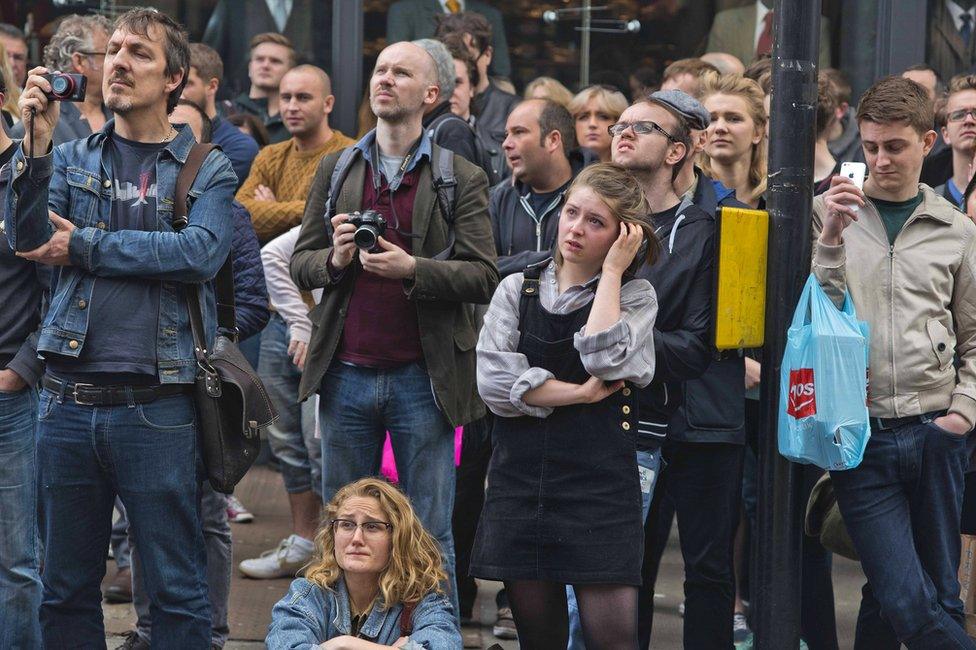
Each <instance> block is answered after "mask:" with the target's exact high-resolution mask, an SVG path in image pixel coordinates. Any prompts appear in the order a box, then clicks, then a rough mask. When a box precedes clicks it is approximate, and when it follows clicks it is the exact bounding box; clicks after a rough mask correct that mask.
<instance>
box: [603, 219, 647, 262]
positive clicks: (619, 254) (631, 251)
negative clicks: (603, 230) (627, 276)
mask: <svg viewBox="0 0 976 650" xmlns="http://www.w3.org/2000/svg"><path fill="white" fill-rule="evenodd" d="M643 241H644V231H643V230H642V229H641V227H640V226H638V225H637V224H635V223H627V222H625V221H624V222H621V223H620V234H619V235H618V236H617V240H616V241H615V242H613V245H612V246H611V247H610V250H609V251H608V252H607V257H606V259H604V260H603V274H604V275H611V274H612V275H623V274H624V271H626V270H627V268H628V267H629V266H630V265H631V263H632V262H633V261H634V257H635V256H636V255H637V251H639V250H640V246H641V242H643Z"/></svg>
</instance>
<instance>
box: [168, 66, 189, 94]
mask: <svg viewBox="0 0 976 650" xmlns="http://www.w3.org/2000/svg"><path fill="white" fill-rule="evenodd" d="M184 76H186V70H179V71H177V72H174V73H173V74H171V75H169V78H168V79H167V81H166V85H165V88H166V94H167V95H169V94H170V93H171V92H173V91H174V90H176V87H177V86H179V85H180V83H181V82H182V81H183V77H184Z"/></svg>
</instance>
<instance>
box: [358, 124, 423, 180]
mask: <svg viewBox="0 0 976 650" xmlns="http://www.w3.org/2000/svg"><path fill="white" fill-rule="evenodd" d="M423 139H424V136H423V134H421V135H420V137H419V138H417V141H416V142H414V143H413V146H411V147H410V150H409V151H407V155H405V156H404V157H403V162H401V163H400V168H399V169H398V170H397V173H396V175H395V176H394V177H393V178H391V179H388V182H387V185H388V186H389V188H390V194H392V193H394V192H396V191H397V189H399V187H400V183H402V182H403V177H404V176H405V175H406V173H407V169H409V168H410V163H411V161H413V159H414V156H416V155H417V149H419V148H420V143H421V142H422V141H423ZM369 164H370V167H372V169H373V190H375V191H376V193H377V194H379V190H380V186H381V185H382V184H383V181H382V171H381V170H382V169H383V167H382V166H381V165H380V146H379V144H378V143H377V142H376V139H375V138H374V139H373V146H372V147H370V149H369Z"/></svg>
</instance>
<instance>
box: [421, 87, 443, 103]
mask: <svg viewBox="0 0 976 650" xmlns="http://www.w3.org/2000/svg"><path fill="white" fill-rule="evenodd" d="M440 96H441V89H440V86H438V85H437V84H431V85H429V86H427V92H426V93H425V94H424V105H425V106H431V105H433V104H436V103H437V100H438V99H439V98H440Z"/></svg>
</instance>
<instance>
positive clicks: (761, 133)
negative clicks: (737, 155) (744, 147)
mask: <svg viewBox="0 0 976 650" xmlns="http://www.w3.org/2000/svg"><path fill="white" fill-rule="evenodd" d="M764 137H766V128H765V127H762V128H760V126H759V125H758V124H757V125H756V132H755V134H753V136H752V144H753V146H755V145H757V144H759V143H760V142H762V141H763V138H764Z"/></svg>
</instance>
